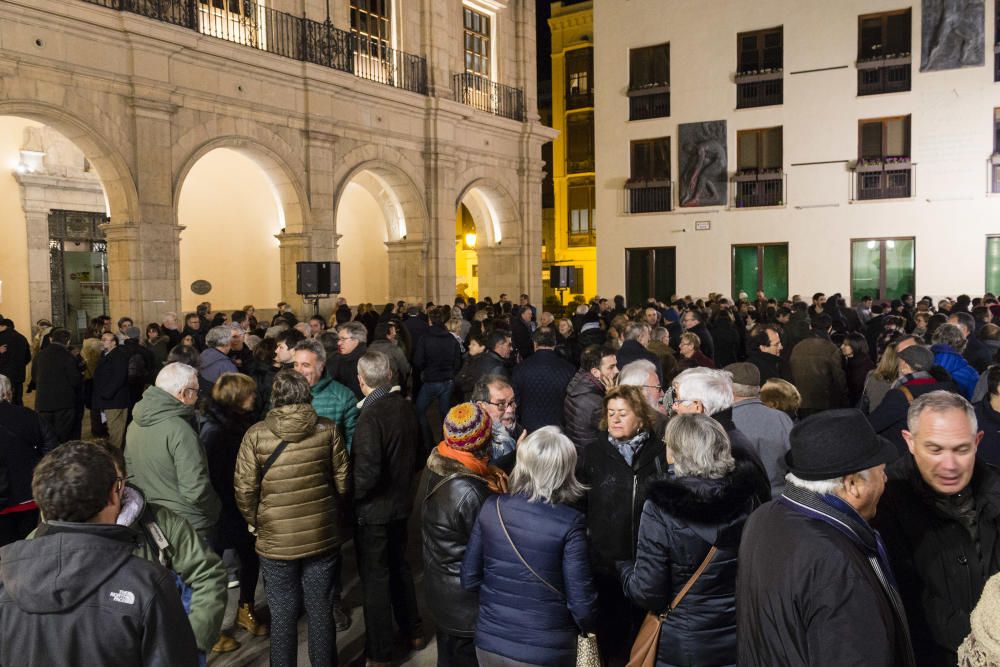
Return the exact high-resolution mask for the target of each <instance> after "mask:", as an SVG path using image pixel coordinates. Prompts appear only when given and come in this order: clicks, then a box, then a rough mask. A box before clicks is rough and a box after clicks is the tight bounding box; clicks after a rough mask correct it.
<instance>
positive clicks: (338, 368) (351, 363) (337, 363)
mask: <svg viewBox="0 0 1000 667" xmlns="http://www.w3.org/2000/svg"><path fill="white" fill-rule="evenodd" d="M367 351H368V346H367V345H366V344H364V343H360V344H359V345H358V346H357V347H356V348H354V350H353V351H352V352H350V353H349V354H335V355H333V356H332V357H330V359H329V361H327V364H326V373H327V375H329V376H330V377H332V378H333V379H334V380H336V381H337V382H339V383H340V384H342V385H344V386H345V387H347V388H348V389H350V390H351V391H352V392H354V396H355V397H356V398H357V399H358V400H359V401H360V400H361V399H362V398H364V397H365V395H364V394H363V393H361V384H360V383H359V382H358V359H360V358H361V357H362V356H363V355H364V353H365V352H367Z"/></svg>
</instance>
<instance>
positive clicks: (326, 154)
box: [278, 4, 346, 316]
mask: <svg viewBox="0 0 1000 667" xmlns="http://www.w3.org/2000/svg"><path fill="white" fill-rule="evenodd" d="M344 6H345V7H346V4H345V5H344ZM345 11H346V10H345ZM336 142H337V137H335V136H333V135H331V134H327V133H325V132H320V131H317V130H312V129H311V130H309V131H308V134H307V136H306V170H307V177H308V182H307V187H308V188H309V216H308V220H304V221H303V222H304V226H305V228H304V229H303V230H301V231H303V232H305V233H307V234H308V236H309V243H308V250H307V253H306V256H304V257H301V258H300V259H298V260H294V261H302V260H305V259H308V260H310V261H314V262H325V261H330V260H337V259H338V255H337V247H338V245H339V244H340V236H341V235H340V234H338V233H337V231H336V209H335V207H336V201H335V199H336V192H335V191H334V174H333V170H334V158H335V155H336ZM296 231H299V230H293V229H289V230H286V235H287V234H294V233H295V232H296ZM278 238H279V239H280V238H281V237H280V236H279V237H278ZM282 245H284V244H282ZM281 261H282V269H281V275H282V280H283V281H284V277H285V275H286V273H285V271H286V269H285V252H282V253H281ZM290 271H291V278H292V285H291V287H292V290H291V293H292V294H293V295H294V294H295V282H294V281H295V264H294V263H293V264H292V265H291V267H290ZM284 284H285V283H284V282H282V285H284ZM282 294H283V295H284V294H285V291H284V290H282ZM295 298H296V299H298V301H300V302H301V298H300V297H298V295H295ZM284 300H285V301H288V302H289V303H295V302H294V301H292V300H290V299H287V298H285V299H284ZM335 304H336V297H333V298H331V299H321V300H320V303H319V308H320V313H321V314H323V315H324V316H329V315H330V314H331V313H332V312H333V310H334V308H335ZM309 312H310V313H311V312H312V310H311V306H310V310H309Z"/></svg>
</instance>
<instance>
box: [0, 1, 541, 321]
mask: <svg viewBox="0 0 1000 667" xmlns="http://www.w3.org/2000/svg"><path fill="white" fill-rule="evenodd" d="M328 12H329V14H328ZM534 26H535V16H534V5H533V3H532V2H528V1H527V0H420V1H419V2H405V3H404V2H402V1H401V0H329V1H327V0H262V1H257V2H253V1H250V0H240V1H235V0H0V131H2V132H3V133H4V138H3V139H2V141H0V147H2V148H3V149H4V150H5V152H4V153H3V155H2V156H0V159H2V160H3V161H4V164H3V169H4V170H5V171H6V173H2V174H0V209H2V211H3V213H4V214H5V215H4V219H3V222H0V225H2V226H3V229H4V232H5V234H4V236H5V238H6V239H8V241H9V242H8V243H6V244H4V247H2V248H0V312H4V314H5V315H8V316H10V317H14V318H15V321H17V319H20V320H21V321H22V322H23V321H24V320H25V319H28V318H30V320H31V321H34V320H36V319H38V318H41V317H50V316H52V315H53V314H56V315H57V316H58V315H59V312H60V306H59V304H58V303H55V302H57V301H59V299H63V298H65V295H64V294H63V293H62V292H64V291H65V290H66V289H67V286H66V285H65V284H63V285H53V284H52V283H53V281H54V280H55V279H56V277H57V274H58V273H59V271H57V270H56V269H57V268H58V267H56V266H55V264H56V259H55V250H56V247H57V246H59V248H58V250H59V251H60V252H62V251H66V252H69V251H68V250H66V248H65V247H63V245H64V244H65V243H66V242H69V243H71V244H74V245H73V248H72V249H73V250H80V251H82V250H83V249H84V246H87V247H86V250H87V251H89V252H94V253H97V254H96V255H95V257H96V260H95V261H96V262H97V266H98V267H99V266H100V264H101V262H104V261H105V259H104V258H105V257H106V267H107V298H108V300H109V302H110V314H111V315H112V316H113V317H118V316H121V315H126V314H127V315H130V316H132V317H134V318H136V319H137V321H141V322H152V321H158V318H159V316H160V315H161V313H163V312H164V311H179V310H181V309H182V308H184V309H190V308H191V307H193V305H194V304H196V303H197V302H200V301H201V300H204V299H207V300H209V301H211V302H212V303H213V305H214V306H215V307H216V308H218V309H231V308H238V307H241V306H242V305H244V304H245V303H255V305H257V306H258V307H269V306H273V301H274V300H277V299H282V300H285V301H288V302H290V303H292V304H293V305H294V306H295V307H296V309H298V310H304V305H303V303H302V301H301V299H300V298H298V297H296V284H295V283H296V276H295V263H296V262H297V261H308V260H314V261H319V260H333V259H335V260H339V261H340V262H341V265H342V267H341V268H342V282H343V285H344V288H343V296H345V297H346V298H348V300H349V301H350V302H351V303H358V302H361V301H371V302H375V303H380V302H385V300H386V299H389V298H403V299H408V300H414V301H423V300H433V301H435V302H450V300H451V299H452V297H453V296H454V294H455V289H456V252H455V239H456V237H455V229H456V215H457V212H458V211H460V210H461V209H460V207H464V208H465V210H467V211H468V214H469V215H470V216H471V219H472V224H473V225H474V228H475V231H476V236H477V243H476V256H477V263H478V275H479V283H480V288H481V291H482V292H483V293H484V294H497V293H499V292H508V293H517V292H520V291H527V292H529V293H534V294H540V292H541V222H540V209H541V206H540V183H541V180H542V176H543V167H542V162H541V146H542V145H543V144H544V143H545V142H547V141H550V140H551V138H552V137H553V135H554V133H553V132H552V131H551V130H549V129H548V128H545V127H543V126H541V125H540V123H539V121H538V115H537V112H536V94H535V36H534V30H535V27H534ZM46 137H48V138H49V139H50V141H49V142H48V146H51V147H54V146H56V145H65V143H66V142H68V143H70V144H72V145H73V146H75V147H76V149H78V150H79V154H80V155H79V156H76V157H73V158H72V159H71V160H70V162H71V163H72V164H73V165H74V167H73V169H71V170H70V171H65V169H64V170H63V172H61V173H57V172H59V169H60V168H61V167H58V166H57V165H59V164H60V161H59V160H57V159H56V155H55V153H54V149H52V150H50V149H49V147H46V146H42V145H40V144H38V142H39V141H44V140H45V138H46ZM32 142H34V144H33V143H32ZM64 154H65V151H64ZM199 188H200V190H199ZM189 189H190V190H191V193H190V194H186V193H187V192H188V190H189ZM195 191H198V192H197V193H196V192H195ZM185 198H187V200H186V201H184V200H185ZM53 210H55V211H68V212H69V213H71V214H77V215H76V217H73V216H70V219H72V220H76V221H77V222H76V223H73V224H69V230H68V231H67V224H66V223H65V220H64V221H63V224H62V227H60V226H59V224H60V223H59V220H57V219H56V218H57V217H58V216H55V217H53V216H52V215H50V213H49V212H50V211H53ZM236 211H239V212H240V213H238V214H237V213H235V212H236ZM82 214H88V215H89V216H90V217H89V218H87V216H82ZM81 216H82V217H81ZM101 216H106V220H105V219H104V218H102V217H101ZM64 217H65V216H64ZM84 219H86V220H84ZM74 224H75V225H76V226H75V227H74ZM87 225H90V226H89V228H87V229H86V230H84V229H83V228H84V227H87ZM74 230H75V231H74ZM53 234H56V235H57V236H58V235H62V237H59V238H57V237H55V236H53ZM74 235H75V236H74ZM50 249H51V250H52V251H51V252H50ZM104 253H106V254H104ZM63 268H65V267H63ZM91 268H92V269H93V267H91ZM100 272H101V271H100V270H99V269H93V270H86V271H70V272H69V273H67V274H66V276H63V277H62V280H64V281H65V280H70V278H68V277H67V276H69V275H74V276H77V278H75V279H79V276H83V277H84V278H86V279H87V280H84V281H83V282H88V283H93V282H98V283H100V281H99V280H96V278H98V277H99V276H98V274H99V273H100ZM182 279H183V280H182ZM195 280H204V281H206V282H207V283H209V284H210V285H211V286H212V289H211V291H209V292H208V293H207V294H204V295H202V294H200V293H199V294H196V293H195V292H194V291H192V289H191V283H193V282H194V281H195ZM70 287H71V288H72V289H78V287H79V286H70ZM89 289H91V290H94V289H97V290H98V291H100V290H101V289H102V288H101V287H100V286H98V287H97V288H95V287H93V286H90V287H89ZM98 296H99V295H98ZM269 299H270V301H269ZM61 312H62V313H63V315H62V316H65V312H66V311H65V309H64V310H62V311H61ZM96 314H97V313H90V312H88V313H87V315H88V316H93V315H96ZM19 326H21V328H25V327H24V326H23V324H19Z"/></svg>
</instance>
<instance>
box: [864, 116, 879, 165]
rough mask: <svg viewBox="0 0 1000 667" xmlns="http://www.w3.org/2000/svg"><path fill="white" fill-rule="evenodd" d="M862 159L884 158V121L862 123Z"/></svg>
mask: <svg viewBox="0 0 1000 667" xmlns="http://www.w3.org/2000/svg"><path fill="white" fill-rule="evenodd" d="M861 157H863V158H881V157H882V121H875V122H871V123H862V125H861Z"/></svg>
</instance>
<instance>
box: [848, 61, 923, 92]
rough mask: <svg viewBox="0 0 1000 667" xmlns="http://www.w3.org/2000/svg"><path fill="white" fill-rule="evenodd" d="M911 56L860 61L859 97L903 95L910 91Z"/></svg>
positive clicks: (858, 64) (858, 65)
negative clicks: (888, 94)
mask: <svg viewBox="0 0 1000 667" xmlns="http://www.w3.org/2000/svg"><path fill="white" fill-rule="evenodd" d="M910 62H911V58H910V55H909V54H904V55H899V56H893V57H889V58H871V59H868V60H859V61H858V63H857V67H858V95H880V94H882V93H901V92H905V91H907V90H909V89H910Z"/></svg>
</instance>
